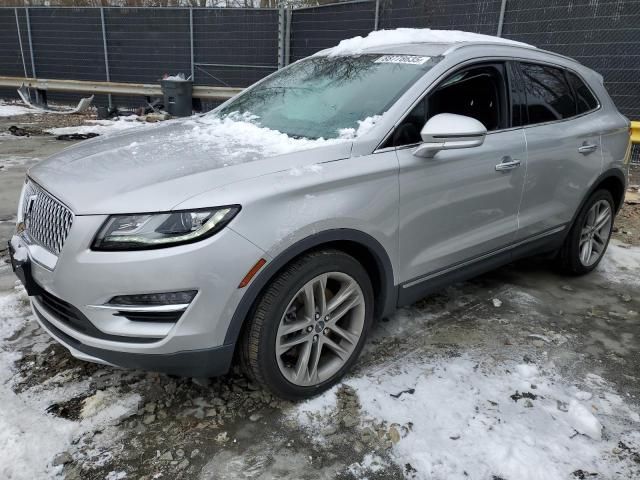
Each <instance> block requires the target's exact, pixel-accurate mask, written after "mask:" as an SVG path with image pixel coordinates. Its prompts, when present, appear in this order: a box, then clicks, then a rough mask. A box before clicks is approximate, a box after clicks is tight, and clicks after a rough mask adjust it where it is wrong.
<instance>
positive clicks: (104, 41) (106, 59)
mask: <svg viewBox="0 0 640 480" xmlns="http://www.w3.org/2000/svg"><path fill="white" fill-rule="evenodd" d="M100 23H101V24H102V49H103V50H104V71H105V74H106V78H107V82H110V81H111V74H110V73H109V51H108V50H107V29H106V28H105V26H104V8H102V7H101V8H100ZM107 98H108V99H109V108H110V109H111V108H113V99H112V98H111V94H109V95H107Z"/></svg>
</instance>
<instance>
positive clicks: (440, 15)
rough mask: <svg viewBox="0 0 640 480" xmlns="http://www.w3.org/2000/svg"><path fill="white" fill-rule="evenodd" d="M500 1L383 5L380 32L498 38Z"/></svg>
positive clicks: (408, 0) (399, 0)
mask: <svg viewBox="0 0 640 480" xmlns="http://www.w3.org/2000/svg"><path fill="white" fill-rule="evenodd" d="M500 3H501V2H500V0H480V1H478V0H429V1H425V0H393V1H382V2H381V12H380V28H398V27H410V28H420V27H422V28H424V27H429V28H439V29H445V30H447V29H452V30H466V31H469V32H476V33H485V34H489V35H495V34H496V31H497V29H498V19H499V17H500Z"/></svg>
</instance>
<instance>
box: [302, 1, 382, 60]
mask: <svg viewBox="0 0 640 480" xmlns="http://www.w3.org/2000/svg"><path fill="white" fill-rule="evenodd" d="M374 25H375V2H357V3H345V4H337V5H329V6H326V7H313V8H303V9H298V10H294V11H293V13H292V17H291V49H290V61H291V62H294V61H296V60H299V59H301V58H304V57H307V56H309V55H312V54H314V53H316V52H317V51H319V50H322V49H324V48H329V47H333V46H334V45H337V44H338V43H339V42H340V40H343V39H345V38H350V37H355V36H357V35H362V36H364V35H367V34H368V33H369V32H371V31H372V30H373V29H374Z"/></svg>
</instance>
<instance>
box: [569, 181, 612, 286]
mask: <svg viewBox="0 0 640 480" xmlns="http://www.w3.org/2000/svg"><path fill="white" fill-rule="evenodd" d="M614 211H615V206H614V202H613V197H612V196H611V193H610V192H609V191H608V190H598V191H596V192H595V193H594V194H593V195H591V197H589V199H588V200H587V202H586V203H585V204H584V206H583V207H582V209H581V210H580V213H579V214H578V217H577V218H576V221H575V223H574V225H573V227H572V228H571V231H570V232H569V235H568V236H567V238H566V240H565V243H564V245H563V247H562V249H561V251H560V264H561V268H562V270H563V271H565V272H567V273H570V274H573V275H584V274H585V273H589V272H591V271H592V270H593V269H594V268H596V267H597V266H598V264H599V263H600V261H601V260H602V257H603V256H604V253H605V251H606V250H607V246H608V245H609V239H610V238H611V232H612V229H613V219H614Z"/></svg>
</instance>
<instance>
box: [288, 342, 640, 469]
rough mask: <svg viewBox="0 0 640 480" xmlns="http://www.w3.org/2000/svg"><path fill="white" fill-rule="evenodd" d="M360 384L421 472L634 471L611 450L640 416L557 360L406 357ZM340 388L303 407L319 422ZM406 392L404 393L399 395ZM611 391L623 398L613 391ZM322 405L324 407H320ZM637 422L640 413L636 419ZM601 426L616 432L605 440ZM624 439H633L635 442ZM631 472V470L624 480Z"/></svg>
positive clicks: (373, 416)
mask: <svg viewBox="0 0 640 480" xmlns="http://www.w3.org/2000/svg"><path fill="white" fill-rule="evenodd" d="M345 383H346V384H347V385H349V386H351V387H352V388H354V389H355V391H356V392H357V394H358V398H359V401H360V404H361V408H362V411H361V412H362V414H361V418H362V419H363V422H364V425H365V426H366V425H368V423H367V422H371V421H372V422H373V425H379V424H380V423H381V422H382V424H383V425H387V427H386V428H388V426H389V425H393V424H396V425H399V426H400V427H398V428H399V429H402V430H403V431H405V432H408V433H407V434H406V436H404V438H400V439H399V441H398V443H396V444H395V445H394V447H393V451H392V458H393V459H394V461H395V462H396V463H397V464H398V465H399V466H400V467H402V466H405V465H406V464H410V465H411V467H412V469H415V470H416V471H417V472H416V473H415V477H412V478H417V479H432V478H443V479H444V478H446V479H467V478H474V479H486V478H509V479H511V478H518V479H522V480H546V479H552V478H553V479H563V478H569V477H571V475H572V473H573V472H575V471H577V470H583V471H585V472H597V473H598V474H599V475H598V478H600V476H602V478H621V476H624V475H623V474H624V473H628V470H626V469H631V468H635V467H633V466H629V465H624V464H622V463H621V461H620V460H619V459H618V458H616V457H614V456H612V455H611V451H612V450H613V449H614V448H615V447H616V445H617V443H618V441H620V439H621V435H626V434H627V433H628V432H624V431H623V430H624V429H625V428H631V430H633V431H635V430H637V428H638V425H637V424H635V425H633V424H631V425H630V422H636V421H637V418H638V416H637V413H635V412H633V411H631V410H630V409H629V407H627V406H626V405H625V404H624V402H623V401H622V399H621V398H620V397H618V396H615V394H613V393H612V392H608V391H606V390H605V392H602V391H597V389H602V388H605V389H606V388H607V387H606V383H605V384H604V385H601V386H599V387H597V389H596V392H594V393H597V395H591V394H590V393H589V392H585V391H582V390H580V389H578V388H576V387H575V386H573V385H571V383H569V382H567V381H565V380H564V379H563V378H561V377H560V376H559V375H558V374H557V373H555V372H554V371H553V369H552V367H551V366H548V367H547V368H546V369H545V371H541V370H540V369H539V368H537V367H536V366H535V365H531V364H516V363H513V364H511V363H508V362H507V363H504V362H495V361H492V360H491V357H487V356H486V355H481V354H480V355H478V357H477V358H472V357H471V356H463V357H460V358H443V359H436V360H429V361H424V360H421V359H419V358H411V357H410V358H404V359H402V360H399V361H397V362H396V363H394V364H393V365H385V366H383V367H382V368H378V369H377V370H376V371H373V372H369V373H368V374H367V373H365V374H364V376H362V377H359V378H354V379H349V380H347V381H346V382H345ZM336 392H337V389H336V388H334V389H332V390H330V391H329V392H327V393H325V394H324V395H322V396H321V397H320V398H317V399H314V400H312V401H311V402H308V403H303V404H301V405H299V406H298V407H297V409H296V412H295V414H294V416H295V417H297V418H299V419H301V420H302V419H304V418H307V419H308V418H315V420H314V421H313V422H308V421H307V422H305V421H302V422H301V423H302V424H303V425H306V426H307V428H310V429H312V430H313V429H320V430H321V428H322V424H321V422H319V421H318V420H317V416H318V415H321V416H322V415H324V417H325V422H326V423H327V424H328V423H329V422H330V417H331V414H326V411H327V409H328V408H330V406H331V405H332V403H333V401H332V400H331V399H330V398H327V397H334V396H335V395H336ZM398 392H405V393H403V394H402V395H400V396H399V397H397V398H396V397H394V396H392V394H395V395H397V394H398ZM605 393H608V394H610V395H614V396H615V397H617V398H618V399H619V400H620V401H619V402H617V403H616V401H615V400H611V399H608V398H607V395H605ZM316 409H319V410H316ZM634 419H636V420H634ZM602 423H605V426H606V431H608V435H607V439H606V440H603V436H602V432H603V427H602ZM625 441H628V439H626V440H625ZM625 478H626V477H625Z"/></svg>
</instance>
